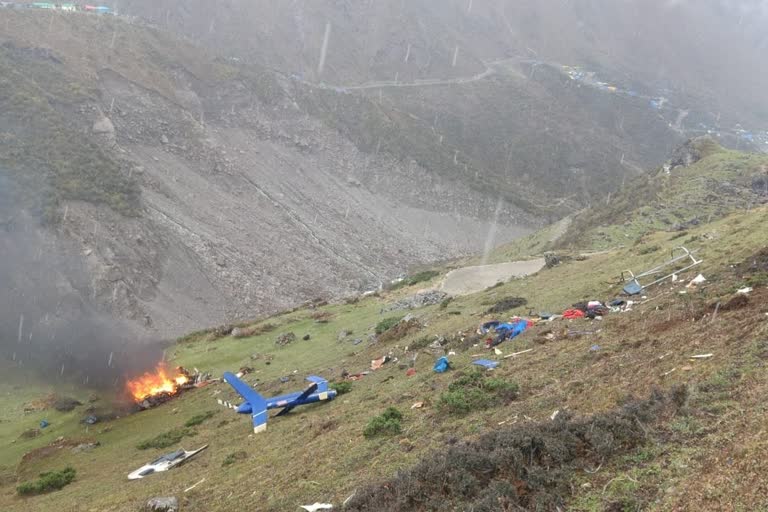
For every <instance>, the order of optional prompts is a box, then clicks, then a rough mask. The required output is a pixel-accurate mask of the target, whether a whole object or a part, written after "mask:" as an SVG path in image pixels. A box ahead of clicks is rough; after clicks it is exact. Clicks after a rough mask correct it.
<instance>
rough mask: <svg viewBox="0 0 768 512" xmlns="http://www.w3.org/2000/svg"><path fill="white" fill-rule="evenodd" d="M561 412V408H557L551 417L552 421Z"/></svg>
mask: <svg viewBox="0 0 768 512" xmlns="http://www.w3.org/2000/svg"><path fill="white" fill-rule="evenodd" d="M558 414H560V410H557V411H555V412H553V413H552V416H550V417H549V419H551V420H552V421H555V418H557V415H558Z"/></svg>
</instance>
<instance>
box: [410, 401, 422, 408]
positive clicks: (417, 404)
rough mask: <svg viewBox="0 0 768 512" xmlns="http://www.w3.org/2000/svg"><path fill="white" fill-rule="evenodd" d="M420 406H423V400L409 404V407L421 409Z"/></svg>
mask: <svg viewBox="0 0 768 512" xmlns="http://www.w3.org/2000/svg"><path fill="white" fill-rule="evenodd" d="M422 407H424V402H416V403H415V404H413V405H412V406H411V409H421V408H422Z"/></svg>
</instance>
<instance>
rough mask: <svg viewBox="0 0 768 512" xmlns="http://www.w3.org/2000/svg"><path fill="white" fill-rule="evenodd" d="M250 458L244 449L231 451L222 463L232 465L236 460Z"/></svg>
mask: <svg viewBox="0 0 768 512" xmlns="http://www.w3.org/2000/svg"><path fill="white" fill-rule="evenodd" d="M247 458H248V454H247V453H246V452H244V451H242V450H240V451H237V452H234V453H230V454H229V455H227V456H226V457H225V458H224V461H223V462H222V463H221V465H222V466H231V465H232V464H234V463H235V462H238V461H241V460H245V459H247Z"/></svg>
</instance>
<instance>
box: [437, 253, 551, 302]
mask: <svg viewBox="0 0 768 512" xmlns="http://www.w3.org/2000/svg"><path fill="white" fill-rule="evenodd" d="M542 268H544V258H539V259H535V260H529V261H511V262H507V263H498V264H495V265H481V266H476V267H464V268H460V269H457V270H453V271H451V272H449V273H448V275H446V276H445V279H444V280H443V282H442V283H441V285H440V289H441V290H442V291H444V292H445V293H448V294H449V295H469V294H472V293H477V292H480V291H483V290H485V289H486V288H488V287H490V286H493V285H495V284H496V283H498V282H500V281H507V280H508V279H510V278H512V277H524V276H527V275H530V274H535V273H536V272H538V271H539V270H541V269H542Z"/></svg>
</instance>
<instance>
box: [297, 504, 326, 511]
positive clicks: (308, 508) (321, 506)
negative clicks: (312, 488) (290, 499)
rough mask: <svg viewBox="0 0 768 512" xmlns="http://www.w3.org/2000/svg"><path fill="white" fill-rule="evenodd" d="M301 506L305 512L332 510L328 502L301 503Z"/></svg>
mask: <svg viewBox="0 0 768 512" xmlns="http://www.w3.org/2000/svg"><path fill="white" fill-rule="evenodd" d="M301 508H303V509H304V510H306V511H307V512H317V511H318V510H333V505H331V504H330V503H315V504H314V505H302V506H301Z"/></svg>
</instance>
